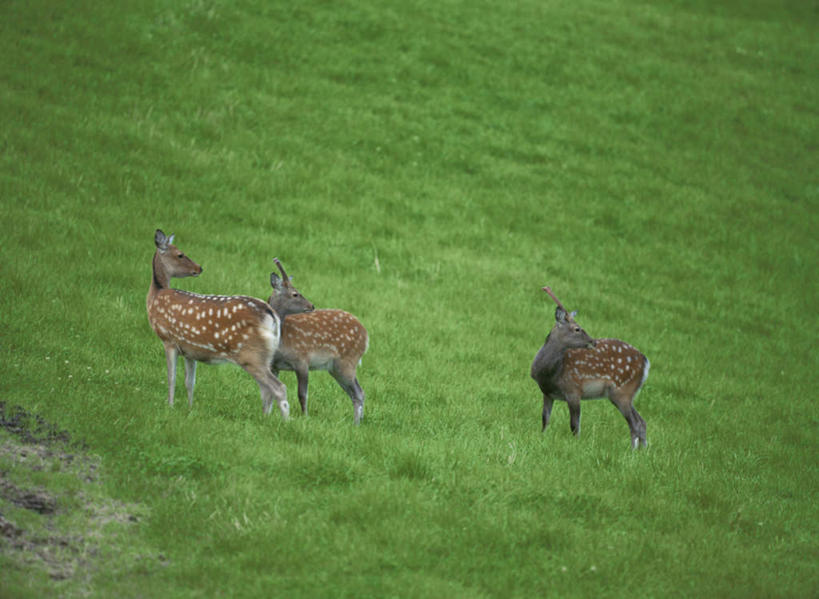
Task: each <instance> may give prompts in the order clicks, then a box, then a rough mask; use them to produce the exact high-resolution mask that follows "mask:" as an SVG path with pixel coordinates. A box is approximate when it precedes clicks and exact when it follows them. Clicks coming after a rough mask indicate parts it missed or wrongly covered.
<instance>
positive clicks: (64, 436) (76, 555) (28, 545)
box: [0, 402, 146, 581]
mask: <svg viewBox="0 0 819 599" xmlns="http://www.w3.org/2000/svg"><path fill="white" fill-rule="evenodd" d="M99 473H100V461H99V459H98V458H96V457H94V456H91V455H89V454H88V453H87V451H86V448H85V447H84V446H83V445H82V444H78V443H75V442H72V440H71V437H70V435H69V434H68V433H67V432H66V431H61V430H59V429H58V428H57V427H55V426H53V425H51V424H49V423H47V422H46V421H45V420H44V419H42V418H41V417H39V416H37V415H32V414H30V413H28V412H26V411H25V410H23V409H22V408H20V407H9V406H7V405H6V404H5V403H4V402H0V558H2V562H1V563H6V564H8V565H10V566H11V567H12V568H15V569H17V570H18V572H30V571H32V570H39V571H44V572H46V573H47V574H48V576H49V577H50V578H51V579H52V580H68V579H72V578H78V579H82V580H83V581H85V580H90V578H91V573H92V572H93V570H94V569H95V566H96V564H95V562H96V561H99V560H100V554H101V549H102V548H103V547H104V551H105V553H106V556H105V557H106V558H108V559H110V558H112V557H116V556H112V551H114V549H112V548H115V547H116V546H117V543H116V542H112V541H113V539H112V535H115V534H122V533H123V531H125V534H126V535H127V534H128V533H127V531H128V530H129V527H133V526H136V525H137V524H138V522H139V521H140V519H141V514H142V512H143V511H144V508H142V507H141V506H138V505H129V504H125V503H122V502H118V501H116V500H113V499H111V498H110V497H107V496H106V495H105V494H104V492H103V491H102V489H101V485H100V484H99V477H100V475H99ZM112 523H113V524H114V525H115V528H116V530H115V531H114V532H112V527H111V525H112ZM122 544H123V545H124V546H125V547H127V546H128V541H127V540H126V541H124V542H122ZM136 557H138V558H144V557H146V556H144V555H140V556H136Z"/></svg>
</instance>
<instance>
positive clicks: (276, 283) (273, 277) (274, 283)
mask: <svg viewBox="0 0 819 599" xmlns="http://www.w3.org/2000/svg"><path fill="white" fill-rule="evenodd" d="M270 286H271V287H272V288H273V289H275V290H276V291H281V288H282V279H281V277H280V276H279V275H277V274H276V273H275V272H271V273H270Z"/></svg>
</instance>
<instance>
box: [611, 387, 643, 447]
mask: <svg viewBox="0 0 819 599" xmlns="http://www.w3.org/2000/svg"><path fill="white" fill-rule="evenodd" d="M610 399H611V403H613V404H614V405H615V406H616V407H617V409H618V410H620V413H621V414H622V415H623V418H625V419H626V422H628V429H629V432H630V433H631V448H632V449H637V447H638V445H639V444H640V439H641V436H644V434H643V433H641V432H640V420H642V418H640V415H639V414H637V416H635V413H636V410H635V409H634V408H633V407H632V405H631V403H630V402H629V401H627V400H626V399H625V398H624V397H622V396H620V395H618V394H612V396H611V397H610Z"/></svg>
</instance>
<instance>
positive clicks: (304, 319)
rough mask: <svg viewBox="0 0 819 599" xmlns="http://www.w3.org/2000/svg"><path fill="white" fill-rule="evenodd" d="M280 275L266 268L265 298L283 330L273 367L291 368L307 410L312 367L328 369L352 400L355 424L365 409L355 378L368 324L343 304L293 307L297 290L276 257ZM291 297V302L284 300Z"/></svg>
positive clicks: (365, 343) (361, 391)
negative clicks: (339, 306)
mask: <svg viewBox="0 0 819 599" xmlns="http://www.w3.org/2000/svg"><path fill="white" fill-rule="evenodd" d="M275 262H276V266H278V268H279V271H280V272H281V277H279V276H278V275H277V274H276V273H271V274H270V285H271V286H272V287H273V294H272V295H271V296H270V299H269V300H268V303H269V304H270V306H271V307H272V308H273V309H274V310H275V311H276V313H277V314H278V315H279V316H280V317H281V319H282V336H281V343H280V344H279V349H278V350H277V351H276V355H275V356H274V358H273V362H272V364H271V369H272V371H273V373H274V374H275V375H278V374H279V371H280V370H293V371H295V372H296V379H297V380H298V385H299V391H298V393H299V403H301V411H302V413H304V414H305V415H306V414H307V382H308V378H309V371H310V370H327V371H329V372H330V374H331V375H332V377H333V378H334V379H335V380H336V382H337V383H338V384H339V385H340V386H341V388H342V389H344V392H345V393H347V395H348V396H349V397H350V399H351V400H352V402H353V419H354V422H355V424H359V423H360V422H361V416H362V415H363V414H364V390H363V389H362V388H361V385H359V384H358V379H357V378H356V369H357V368H358V364H359V363H360V361H361V356H363V355H364V352H366V351H367V347H368V345H369V337H368V335H367V329H365V328H364V326H363V325H362V324H361V323H360V322H359V320H358V319H357V318H356V317H355V316H353V315H352V314H350V313H349V312H345V311H343V310H315V311H310V312H307V311H305V310H298V309H294V308H297V307H298V306H293V305H292V302H289V298H292V297H295V294H298V291H297V290H296V289H295V288H294V287H293V284H292V282H291V279H290V277H288V276H287V273H286V272H285V270H284V267H283V266H282V264H281V262H279V260H276V261H275ZM288 303H290V305H288Z"/></svg>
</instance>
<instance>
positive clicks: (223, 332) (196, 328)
mask: <svg viewBox="0 0 819 599" xmlns="http://www.w3.org/2000/svg"><path fill="white" fill-rule="evenodd" d="M173 237H174V236H173V235H171V236H170V237H166V236H165V233H163V232H162V231H160V230H159V229H157V231H156V234H155V235H154V242H155V243H156V253H155V254H154V259H153V278H152V279H151V287H150V289H149V290H148V298H147V300H146V307H147V309H148V321H149V322H150V324H151V328H152V329H153V330H154V332H155V333H156V334H157V335H158V336H159V338H160V339H161V340H162V344H163V345H164V346H165V359H166V361H167V363H168V404H170V405H173V396H174V386H175V383H176V362H177V357H178V355H179V354H182V356H183V357H184V358H185V387H186V388H187V390H188V405H189V406H193V386H194V383H195V381H196V363H197V362H205V363H209V364H214V363H220V362H232V363H234V364H237V365H238V366H240V367H242V368H243V369H244V370H245V371H247V372H248V373H249V374H250V376H252V377H253V378H254V379H256V382H257V383H258V384H259V389H260V391H261V395H262V408H263V410H264V413H265V414H269V413H270V411H271V410H272V409H273V399H274V398H275V399H276V402H277V404H278V406H279V411H280V412H281V414H282V418H284V419H285V420H287V418H288V417H289V415H290V406H289V404H288V403H287V390H286V389H285V386H284V385H283V384H282V383H281V381H279V379H277V378H276V377H275V376H274V375H273V373H271V372H270V361H271V360H272V359H273V355H274V354H275V353H276V348H277V347H278V346H279V317H278V316H277V315H276V313H275V312H274V311H273V310H272V309H271V308H270V306H268V305H267V304H266V303H265V302H264V301H262V300H260V299H256V298H253V297H246V296H243V295H230V296H224V295H198V294H196V293H189V292H187V291H180V290H178V289H171V288H170V287H169V285H170V281H171V278H172V277H177V278H181V277H195V276H198V275H199V274H200V273H201V272H202V267H201V266H199V265H198V264H197V263H196V262H194V261H193V260H191V259H190V258H188V257H187V256H186V255H185V254H183V253H182V252H181V251H179V249H177V247H176V246H175V245H173Z"/></svg>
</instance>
